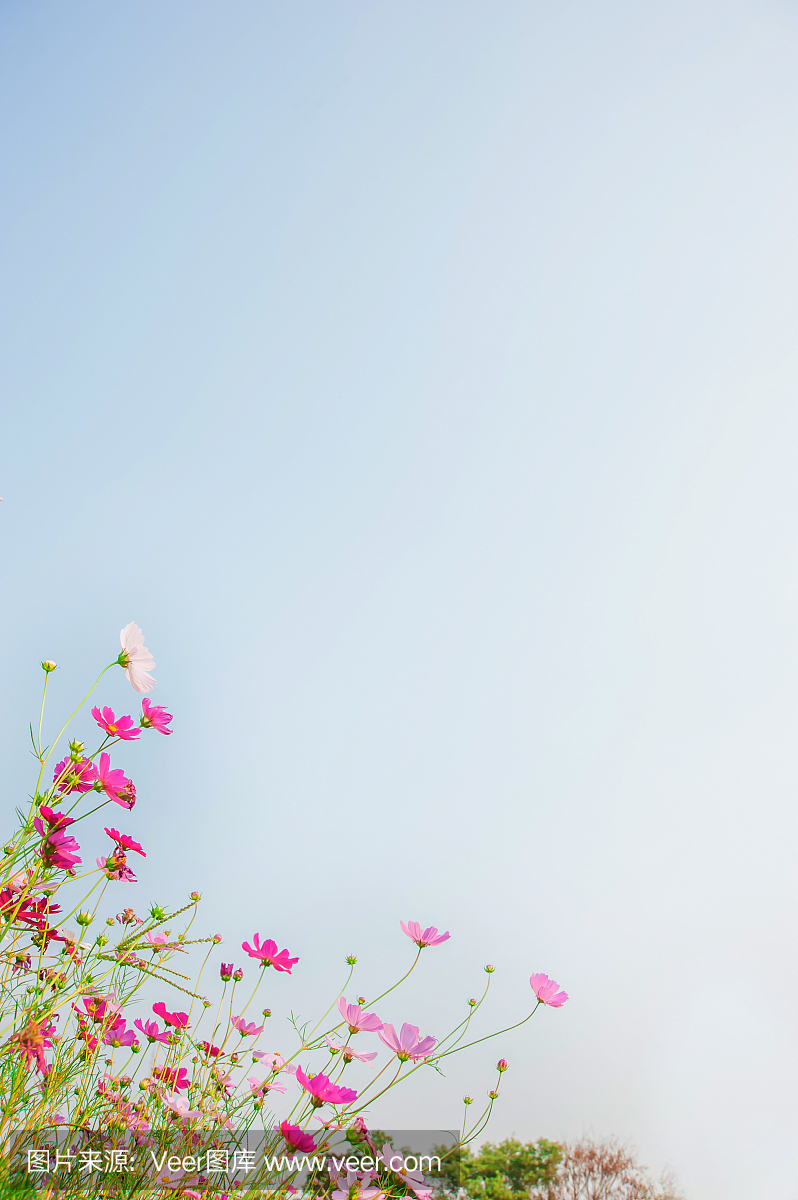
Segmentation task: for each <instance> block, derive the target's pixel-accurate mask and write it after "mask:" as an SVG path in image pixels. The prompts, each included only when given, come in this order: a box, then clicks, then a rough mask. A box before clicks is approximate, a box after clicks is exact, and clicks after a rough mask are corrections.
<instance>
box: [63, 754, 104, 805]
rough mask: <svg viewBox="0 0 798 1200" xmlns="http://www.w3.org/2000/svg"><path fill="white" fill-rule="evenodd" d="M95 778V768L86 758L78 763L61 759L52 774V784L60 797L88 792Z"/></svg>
mask: <svg viewBox="0 0 798 1200" xmlns="http://www.w3.org/2000/svg"><path fill="white" fill-rule="evenodd" d="M96 778H97V768H96V767H95V765H94V763H93V762H89V760H88V759H87V758H81V759H80V761H79V762H73V760H72V759H71V758H63V759H62V760H61V762H60V763H58V764H57V766H56V768H55V771H54V772H53V783H55V784H56V786H57V787H58V790H59V792H60V793H61V794H62V796H67V795H69V793H70V792H90V791H91V789H92V788H93V787H94V781H95V779H96Z"/></svg>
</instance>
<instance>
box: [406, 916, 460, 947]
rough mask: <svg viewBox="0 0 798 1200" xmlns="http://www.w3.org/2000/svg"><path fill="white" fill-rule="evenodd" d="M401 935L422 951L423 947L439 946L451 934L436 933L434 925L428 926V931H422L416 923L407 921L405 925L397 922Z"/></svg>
mask: <svg viewBox="0 0 798 1200" xmlns="http://www.w3.org/2000/svg"><path fill="white" fill-rule="evenodd" d="M399 924H400V926H401V928H402V933H404V934H407V936H408V937H409V938H410V941H411V942H415V943H416V945H417V946H418V948H419V950H423V949H424V947H425V946H440V944H441V942H446V941H448V940H449V938H450V936H451V934H450V933H449V932H448V931H447V932H446V933H438V931H437V929H436V928H435V926H434V925H430V927H429V929H424V930H423V931H422V929H421V926H420V925H419V923H418V921H408V922H407V924H406V925H405V923H404V921H400V922H399Z"/></svg>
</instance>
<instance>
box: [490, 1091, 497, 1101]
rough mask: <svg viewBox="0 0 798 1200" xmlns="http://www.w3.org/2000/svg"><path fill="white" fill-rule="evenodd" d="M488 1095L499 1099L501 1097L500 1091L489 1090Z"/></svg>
mask: <svg viewBox="0 0 798 1200" xmlns="http://www.w3.org/2000/svg"><path fill="white" fill-rule="evenodd" d="M488 1095H489V1096H490V1098H491V1100H498V1099H499V1093H498V1092H488Z"/></svg>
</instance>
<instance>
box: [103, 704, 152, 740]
mask: <svg viewBox="0 0 798 1200" xmlns="http://www.w3.org/2000/svg"><path fill="white" fill-rule="evenodd" d="M91 715H92V716H93V717H94V719H95V721H96V722H97V724H98V725H99V726H100V729H104V730H105V732H106V733H107V734H110V736H111V737H116V738H120V739H121V740H122V741H123V742H135V740H136V738H138V737H141V730H140V729H139V728H138V726H136V725H134V724H133V718H132V717H115V716H114V710H113V709H112V708H103V710H102V713H101V712H100V710H99V708H93V709H92V710H91Z"/></svg>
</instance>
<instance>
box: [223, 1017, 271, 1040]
mask: <svg viewBox="0 0 798 1200" xmlns="http://www.w3.org/2000/svg"><path fill="white" fill-rule="evenodd" d="M230 1024H231V1025H232V1026H233V1028H234V1029H237V1030H238V1032H239V1033H240V1034H241V1036H242V1037H257V1036H258V1034H261V1033H263V1026H262V1025H256V1024H255V1022H254V1021H253V1022H252V1024H251V1025H248V1024H247V1022H246V1021H245V1020H244V1018H243V1017H233V1019H232V1021H231V1022H230Z"/></svg>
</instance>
